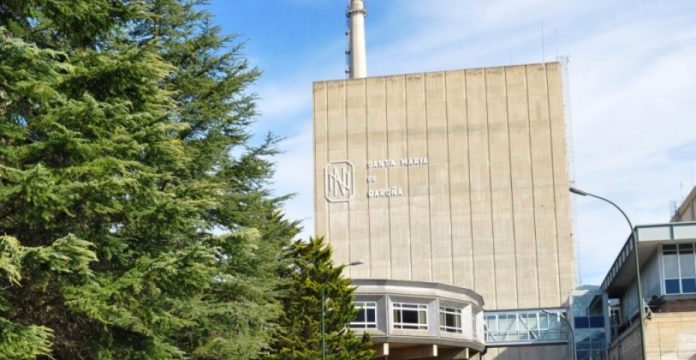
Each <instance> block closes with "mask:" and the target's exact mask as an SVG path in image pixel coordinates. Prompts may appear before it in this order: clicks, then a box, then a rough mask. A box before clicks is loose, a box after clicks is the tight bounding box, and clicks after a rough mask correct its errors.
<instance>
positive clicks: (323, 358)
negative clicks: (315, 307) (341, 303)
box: [319, 260, 365, 360]
mask: <svg viewBox="0 0 696 360" xmlns="http://www.w3.org/2000/svg"><path fill="white" fill-rule="evenodd" d="M364 263H365V262H364V261H362V260H356V261H351V262H349V263H348V264H346V265H345V266H357V265H362V264H364ZM325 285H326V284H321V288H319V294H320V296H321V360H326V324H325V321H324V318H325V317H326V306H325V304H324V303H325V302H326V294H325V291H324V288H325V287H326V286H325Z"/></svg>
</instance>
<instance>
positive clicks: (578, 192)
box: [570, 186, 647, 360]
mask: <svg viewBox="0 0 696 360" xmlns="http://www.w3.org/2000/svg"><path fill="white" fill-rule="evenodd" d="M570 192H572V193H573V194H576V195H581V196H590V197H593V198H595V199H599V200H602V201H604V202H607V203H609V204H611V205H612V206H614V207H615V208H616V209H617V210H619V212H621V215H623V217H624V218H625V219H626V221H627V222H628V226H629V227H630V228H631V238H633V256H634V257H635V266H636V292H637V293H638V310H639V315H640V316H639V322H638V325H639V326H640V344H641V350H642V351H641V352H642V354H643V356H642V358H643V360H646V359H647V353H646V349H645V309H644V308H643V286H642V284H641V281H640V260H639V259H638V232H637V231H636V229H635V228H634V227H633V223H631V220H630V219H629V218H628V215H626V213H625V212H624V211H623V210H622V209H621V208H620V207H619V206H618V205H616V204H614V203H613V202H612V201H611V200H609V199H605V198H603V197H601V196H597V195H594V194H590V193H588V192H586V191H582V190H580V189H576V188H574V187H572V186H571V187H570Z"/></svg>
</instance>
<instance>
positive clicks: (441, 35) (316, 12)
mask: <svg viewBox="0 0 696 360" xmlns="http://www.w3.org/2000/svg"><path fill="white" fill-rule="evenodd" d="M345 7H346V2H345V1H344V0H214V1H212V11H213V12H214V13H215V14H216V16H217V18H216V21H217V22H218V23H219V24H220V25H222V26H223V29H224V32H225V33H236V34H239V35H240V39H242V40H245V41H246V50H245V55H246V56H247V57H248V59H249V60H250V61H251V62H252V63H253V64H254V65H255V66H258V67H259V68H260V69H261V70H262V71H263V77H262V78H261V79H260V81H259V82H258V83H257V84H256V86H255V87H254V89H253V91H254V92H255V93H256V94H257V95H258V97H259V110H260V113H261V114H260V116H259V117H258V119H257V122H256V124H255V125H254V131H255V132H256V133H258V134H264V133H266V132H267V131H272V132H273V133H275V134H276V135H279V136H282V137H284V138H285V139H286V140H285V141H284V142H283V143H282V147H283V149H284V150H285V153H284V154H283V155H282V156H280V157H278V158H277V159H276V163H277V173H276V177H275V183H274V189H275V191H277V192H278V193H279V194H282V193H296V194H297V196H296V197H295V199H293V200H292V201H289V202H288V203H287V205H286V209H285V211H286V213H287V214H288V216H290V217H293V218H297V219H303V220H304V221H303V224H304V226H305V232H304V233H303V236H304V237H306V236H309V234H310V233H311V229H313V222H312V206H313V205H312V175H311V174H312V142H311V139H312V133H311V131H312V124H311V119H312V115H311V108H312V106H311V84H312V81H316V80H328V79H340V78H343V77H344V72H343V71H344V68H345V56H344V53H343V52H344V49H345V36H344V31H345V24H346V19H345ZM367 7H368V12H369V15H368V17H367V20H366V26H367V51H368V74H369V75H387V74H398V73H412V72H423V71H435V70H446V69H463V68H469V67H483V66H496V65H507V64H511V63H512V64H520V63H533V62H540V61H541V60H542V57H543V58H544V59H545V60H547V61H552V60H555V59H556V56H557V55H559V56H567V57H568V58H569V59H570V61H569V64H568V78H569V79H568V82H567V86H568V89H569V99H566V102H567V106H569V107H570V118H569V119H566V121H567V123H568V135H569V139H570V141H569V150H570V155H571V159H572V161H571V163H570V171H571V174H572V178H571V181H573V182H574V184H575V185H576V186H577V187H579V188H582V189H584V190H587V191H590V192H594V193H596V194H598V195H602V196H605V197H607V198H610V199H612V200H613V201H615V202H616V203H618V204H619V205H620V206H622V207H623V208H624V210H625V211H626V212H627V213H628V215H629V216H630V217H631V218H632V220H633V222H634V223H637V224H648V223H659V222H665V221H667V220H668V219H669V217H670V214H671V205H670V202H678V201H680V200H681V199H682V198H683V196H685V195H686V194H687V193H688V192H689V190H690V189H691V188H692V187H693V186H694V185H695V181H696V1H693V0H670V1H639V0H612V1H606V0H583V1H578V0H525V1H519V0H485V1H484V0H478V1H474V0H471V1H462V0H428V1H422V0H371V1H370V0H368V1H367ZM542 23H543V32H542ZM542 33H543V37H542ZM542 38H543V44H544V46H543V47H542ZM573 200H574V201H573V223H574V238H575V243H576V248H577V250H576V258H577V260H578V275H579V283H583V284H599V283H600V282H601V281H602V279H603V277H604V275H605V274H606V271H607V270H608V268H609V266H610V264H611V262H612V261H613V259H614V257H615V255H616V253H617V252H618V250H619V249H620V247H621V245H622V244H623V242H624V241H625V240H626V237H627V236H628V228H627V225H626V224H625V222H624V220H623V218H622V217H621V215H620V214H619V213H618V212H616V211H615V210H614V209H612V208H610V207H609V206H607V205H606V204H603V203H600V202H597V201H595V200H592V199H589V198H577V197H575V198H573Z"/></svg>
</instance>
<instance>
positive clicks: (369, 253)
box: [351, 79, 374, 278]
mask: <svg viewBox="0 0 696 360" xmlns="http://www.w3.org/2000/svg"><path fill="white" fill-rule="evenodd" d="M362 83H363V103H364V104H365V159H366V160H368V161H369V160H370V139H369V136H368V134H369V129H370V127H369V123H370V117H369V109H370V106H369V104H368V102H367V101H368V100H367V79H363V80H362ZM365 168H367V166H365ZM365 173H366V176H365V179H363V180H365V182H364V183H363V184H364V185H365V187H366V188H367V187H369V185H367V177H368V176H370V170H369V169H366V170H365ZM358 182H360V180H359V179H358V181H357V182H356V184H353V186H356V185H357V183H358ZM368 191H369V190H368ZM366 197H367V196H366ZM367 256H368V261H369V262H370V264H369V265H368V266H367V276H368V277H370V278H371V277H372V266H373V265H374V262H373V261H372V221H371V217H370V198H369V197H367ZM355 260H360V259H355ZM351 261H353V259H351Z"/></svg>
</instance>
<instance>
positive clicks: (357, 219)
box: [346, 79, 371, 278]
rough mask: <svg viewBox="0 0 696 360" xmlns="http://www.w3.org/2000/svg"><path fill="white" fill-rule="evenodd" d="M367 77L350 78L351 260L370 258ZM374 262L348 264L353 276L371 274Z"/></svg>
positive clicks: (347, 104)
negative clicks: (352, 189)
mask: <svg viewBox="0 0 696 360" xmlns="http://www.w3.org/2000/svg"><path fill="white" fill-rule="evenodd" d="M365 92H366V87H365V79H361V80H358V81H350V82H346V128H347V133H348V142H347V144H346V148H347V151H348V159H350V161H351V162H352V163H353V166H354V170H353V172H354V173H353V175H354V182H355V183H354V185H353V186H354V187H355V190H356V192H357V194H356V195H357V196H354V198H353V200H352V201H350V202H348V229H349V231H350V235H349V238H350V244H349V249H350V257H349V259H348V262H351V261H356V260H363V261H365V260H367V259H369V258H370V243H371V241H370V217H369V213H368V210H369V205H368V198H367V197H366V196H364V190H362V189H364V188H365V187H366V184H365V179H367V167H366V166H364V164H365V163H366V162H367V160H368V158H367V102H366V96H365ZM370 268H371V267H370V266H356V267H348V268H347V270H348V273H349V274H350V276H351V277H357V278H361V277H370Z"/></svg>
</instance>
